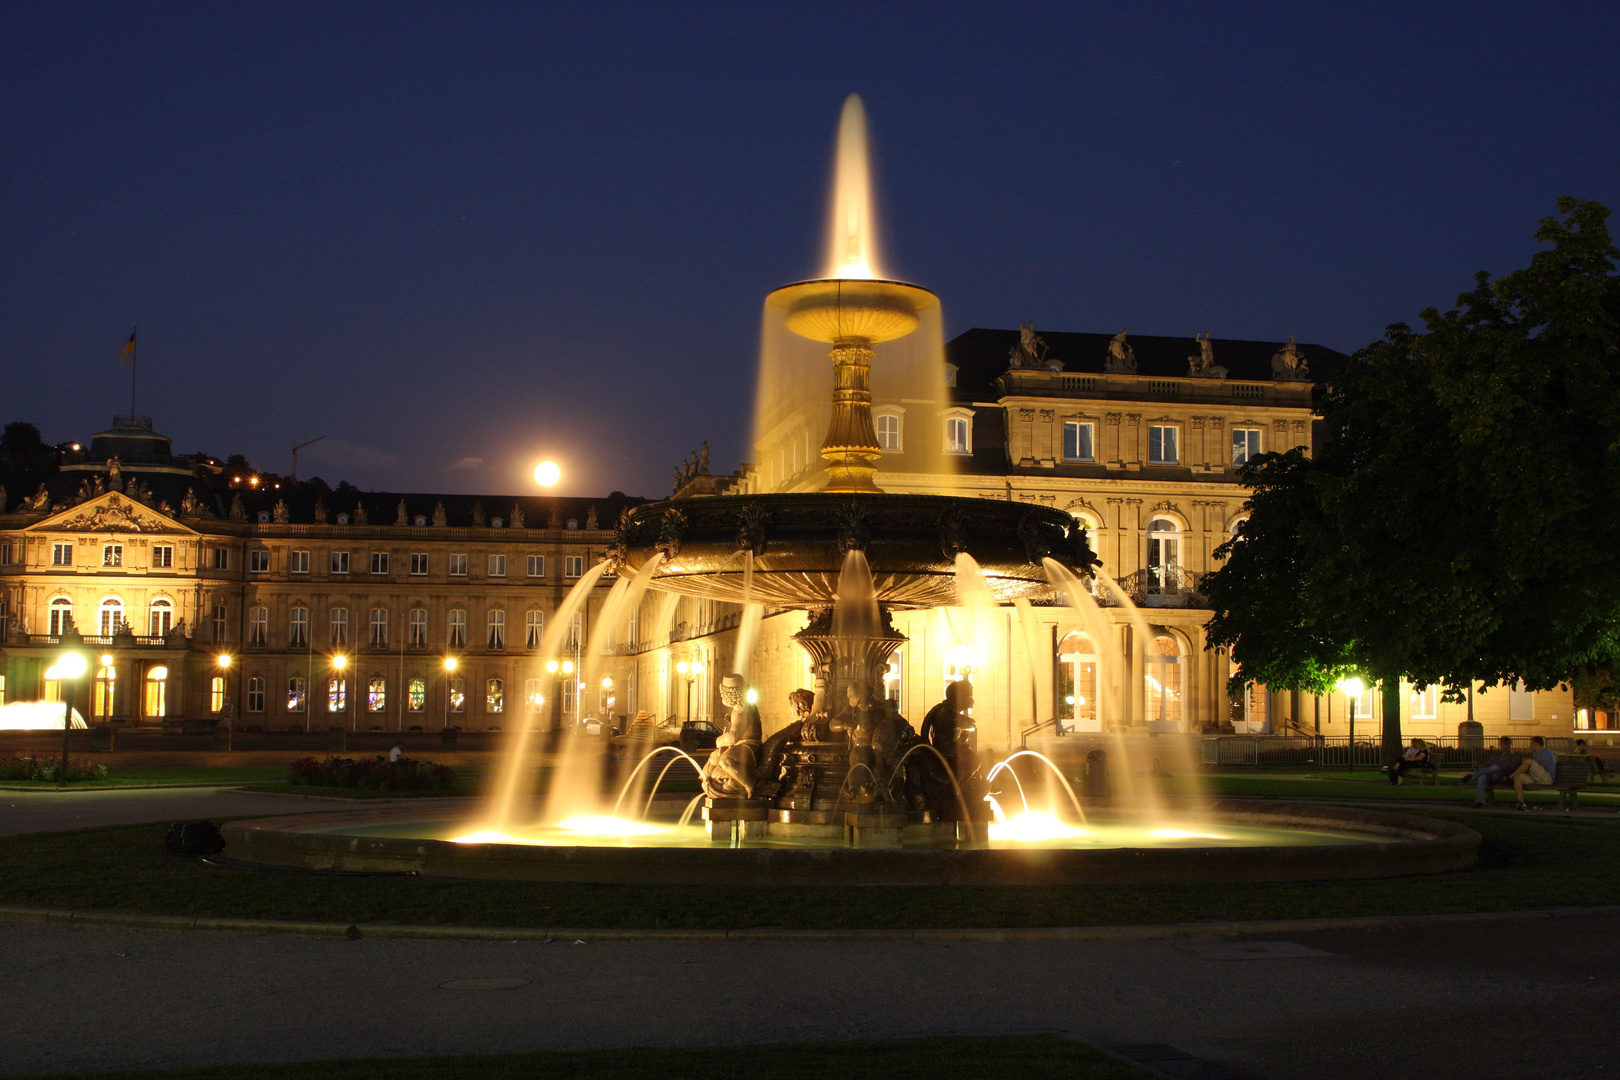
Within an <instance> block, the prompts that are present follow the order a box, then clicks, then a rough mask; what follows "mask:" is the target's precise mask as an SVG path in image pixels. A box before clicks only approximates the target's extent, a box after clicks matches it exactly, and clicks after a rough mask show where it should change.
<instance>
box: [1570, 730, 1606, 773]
mask: <svg viewBox="0 0 1620 1080" xmlns="http://www.w3.org/2000/svg"><path fill="white" fill-rule="evenodd" d="M1575 752H1576V753H1577V754H1579V755H1581V756H1582V757H1584V758H1585V759H1586V762H1587V768H1588V769H1590V770H1591V771H1590V772H1589V773H1588V775H1589V776H1590V777H1591V778H1592V779H1593V780H1602V781H1603V782H1604V783H1608V780H1609V763H1608V762H1607V761H1604V760H1603V759H1602V758H1600V757H1598V756H1597V755H1596V754H1594V753H1592V748H1591V747H1590V746H1587V745H1586V740H1585V739H1576V740H1575Z"/></svg>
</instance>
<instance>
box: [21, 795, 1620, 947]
mask: <svg viewBox="0 0 1620 1080" xmlns="http://www.w3.org/2000/svg"><path fill="white" fill-rule="evenodd" d="M1434 816H1436V817H1444V818H1448V819H1450V820H1456V821H1460V822H1462V823H1464V824H1466V825H1468V826H1470V827H1471V828H1474V829H1477V830H1478V831H1479V832H1480V833H1481V835H1482V836H1483V837H1484V844H1483V847H1482V851H1481V865H1480V866H1478V867H1477V868H1475V869H1473V870H1469V871H1463V872H1458V873H1451V874H1434V875H1421V876H1415V877H1406V878H1390V879H1385V880H1375V881H1329V882H1296V883H1269V884H1256V885H1185V886H1122V887H1098V888H1075V887H1056V886H1054V887H1050V888H1047V887H1023V888H1018V887H995V886H915V887H867V888H858V887H844V886H828V887H825V888H781V887H771V886H756V887H748V888H737V887H718V886H700V885H582V884H568V883H557V884H552V883H536V882H503V881H462V880H453V879H444V878H426V877H423V878H397V877H377V878H367V877H335V876H334V877H328V876H318V875H309V874H300V873H284V872H269V871H254V870H244V869H236V868H227V867H217V866H210V865H207V864H205V863H201V862H199V861H196V860H191V859H184V858H181V857H178V856H175V855H171V854H169V853H168V852H166V851H164V850H163V837H164V833H165V832H166V830H167V826H166V825H163V824H152V825H127V826H116V827H109V828H97V829H84V830H76V831H73V832H62V833H38V834H32V835H22V836H8V837H0V903H3V904H10V905H19V906H26V907H42V908H56V909H71V910H79V911H85V910H88V911H116V912H136V913H141V914H156V915H179V916H212V917H237V918H259V919H293V920H319V921H336V920H341V921H344V922H352V923H356V924H364V923H367V922H394V923H408V924H427V925H456V924H462V925H478V926H523V927H536V928H542V929H543V928H548V927H558V928H579V929H593V928H594V929H638V930H640V929H706V930H715V929H720V930H726V929H745V928H751V927H784V928H795V929H799V928H803V929H837V930H848V929H910V928H921V927H941V928H953V929H954V928H963V927H973V928H980V927H1028V926H1111V925H1142V924H1153V923H1178V922H1196V921H1200V920H1248V919H1289V918H1326V917H1346V916H1362V915H1414V914H1450V913H1463V912H1480V911H1515V910H1522V909H1527V908H1544V907H1558V906H1565V905H1569V906H1581V905H1597V904H1609V903H1613V902H1614V898H1615V897H1616V896H1620V827H1617V824H1616V823H1615V822H1613V821H1608V820H1603V819H1594V818H1578V817H1565V816H1563V815H1555V814H1550V813H1532V814H1518V813H1515V812H1512V811H1507V810H1504V811H1500V812H1497V813H1493V814H1479V813H1471V812H1467V811H1464V812H1451V813H1448V812H1444V811H1437V812H1434ZM227 854H229V852H227Z"/></svg>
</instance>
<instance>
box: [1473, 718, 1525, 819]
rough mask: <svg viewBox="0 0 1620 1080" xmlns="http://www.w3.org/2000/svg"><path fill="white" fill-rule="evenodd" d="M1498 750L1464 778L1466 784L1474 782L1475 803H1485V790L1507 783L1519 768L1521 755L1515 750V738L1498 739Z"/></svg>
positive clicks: (1503, 737)
mask: <svg viewBox="0 0 1620 1080" xmlns="http://www.w3.org/2000/svg"><path fill="white" fill-rule="evenodd" d="M1496 745H1497V751H1496V753H1494V754H1492V755H1491V756H1490V757H1488V758H1486V759H1485V764H1484V765H1481V766H1480V767H1479V768H1478V769H1475V770H1474V771H1473V772H1471V773H1469V774H1468V775H1467V776H1465V777H1463V778H1462V782H1463V783H1464V784H1468V783H1470V782H1472V783H1473V784H1474V805H1475V806H1484V805H1485V792H1486V791H1487V790H1489V789H1490V788H1492V787H1494V786H1495V785H1497V784H1505V783H1507V782H1508V777H1510V776H1512V775H1513V773H1514V772H1515V771H1516V770H1517V769H1518V768H1519V755H1518V754H1515V753H1514V752H1513V740H1512V739H1510V738H1508V737H1507V736H1506V735H1504V736H1502V737H1501V738H1500V739H1498V740H1496Z"/></svg>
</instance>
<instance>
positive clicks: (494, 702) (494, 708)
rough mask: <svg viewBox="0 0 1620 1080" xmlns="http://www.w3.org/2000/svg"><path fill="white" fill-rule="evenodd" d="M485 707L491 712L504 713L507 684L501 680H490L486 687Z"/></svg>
mask: <svg viewBox="0 0 1620 1080" xmlns="http://www.w3.org/2000/svg"><path fill="white" fill-rule="evenodd" d="M484 707H485V709H487V710H488V711H489V712H492V713H498V712H504V711H505V709H506V684H505V683H504V682H502V681H501V680H500V679H490V680H489V682H488V683H486V684H485V686H484Z"/></svg>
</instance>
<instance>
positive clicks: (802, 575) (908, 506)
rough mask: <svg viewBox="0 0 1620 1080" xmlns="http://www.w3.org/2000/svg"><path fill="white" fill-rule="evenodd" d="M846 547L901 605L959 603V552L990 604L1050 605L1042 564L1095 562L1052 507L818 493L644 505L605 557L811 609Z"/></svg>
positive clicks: (741, 597) (821, 599)
mask: <svg viewBox="0 0 1620 1080" xmlns="http://www.w3.org/2000/svg"><path fill="white" fill-rule="evenodd" d="M852 549H856V550H860V551H863V552H864V553H865V555H866V561H867V564H868V566H869V567H870V569H871V574H872V585H873V589H874V591H875V592H876V598H877V600H878V601H879V602H880V603H882V604H885V605H889V606H892V607H900V608H920V607H937V606H941V605H950V604H955V603H958V602H959V600H958V597H957V589H956V555H957V553H959V552H966V553H967V554H968V555H971V556H972V557H973V558H974V560H975V561H977V563H978V564H979V569H980V571H981V573H982V574H983V575H984V580H985V583H986V584H987V585H988V586H989V588H990V591H991V593H993V594H994V595H995V597H996V599H997V600H1000V601H1009V600H1015V599H1019V598H1030V599H1046V598H1050V597H1051V596H1052V595H1053V592H1052V588H1051V586H1050V584H1049V583H1048V582H1047V578H1046V571H1045V569H1044V567H1043V566H1042V563H1041V560H1042V559H1043V558H1053V559H1056V560H1057V561H1058V562H1060V563H1062V564H1063V565H1065V566H1067V567H1069V568H1070V569H1072V570H1073V571H1074V572H1075V573H1078V574H1080V575H1082V576H1085V575H1089V574H1090V572H1091V570H1090V568H1091V566H1092V565H1093V564H1094V563H1095V562H1096V557H1095V555H1094V554H1093V553H1092V552H1091V550H1090V548H1089V547H1088V546H1087V543H1086V539H1085V531H1084V529H1082V528H1081V527H1080V526H1079V525H1078V523H1077V522H1076V521H1075V519H1074V518H1073V517H1071V516H1070V515H1068V514H1066V513H1064V512H1063V511H1061V510H1058V509H1055V508H1053V507H1047V506H1033V505H1030V504H1028V503H1019V502H1006V501H1002V500H997V499H967V498H957V497H950V496H942V495H887V494H870V495H868V494H859V493H828V492H807V493H795V494H778V495H725V496H720V497H718V498H703V499H680V500H671V501H668V502H661V503H649V504H647V505H645V506H640V507H637V508H636V509H635V510H633V511H631V512H630V513H629V514H628V515H626V517H625V519H624V520H623V521H622V522H621V524H620V528H619V538H618V543H617V545H616V546H615V548H614V550H613V552H612V556H613V558H615V559H616V561H617V563H618V566H619V569H620V572H621V573H623V572H633V571H637V570H640V569H641V568H642V567H643V566H645V565H646V564H647V562H648V561H649V560H651V559H652V558H653V557H654V556H655V555H658V554H660V553H661V554H662V556H663V558H662V561H661V562H660V564H659V566H658V569H657V571H656V572H655V574H654V576H653V580H652V585H653V587H654V588H658V589H663V590H666V591H670V592H678V593H683V594H685V595H688V596H700V597H704V598H707V599H710V600H723V601H728V602H731V603H746V602H749V601H752V602H754V603H759V604H765V605H767V606H771V607H790V608H819V607H825V606H829V605H831V604H832V603H833V601H834V600H835V599H836V598H837V596H838V576H839V572H840V571H841V570H842V569H843V566H844V556H845V553H846V552H848V551H850V550H852ZM749 552H752V554H753V560H752V561H753V565H752V567H750V566H749V565H748V563H749V560H748V558H747V554H748V553H749Z"/></svg>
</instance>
